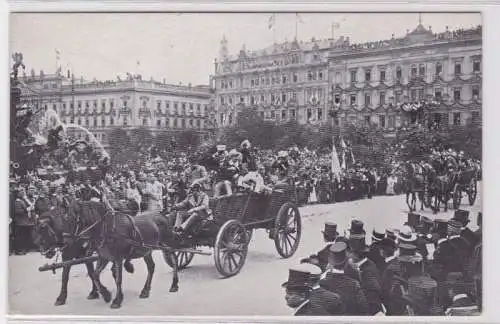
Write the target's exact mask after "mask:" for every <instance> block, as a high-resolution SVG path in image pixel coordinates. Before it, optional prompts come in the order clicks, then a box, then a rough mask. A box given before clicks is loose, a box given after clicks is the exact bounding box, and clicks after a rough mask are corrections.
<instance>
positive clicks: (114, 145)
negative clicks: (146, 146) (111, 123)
mask: <svg viewBox="0 0 500 324" xmlns="http://www.w3.org/2000/svg"><path fill="white" fill-rule="evenodd" d="M108 143H109V146H110V148H111V150H112V151H122V150H123V149H128V148H130V144H131V141H130V136H129V135H128V134H127V132H126V131H125V130H123V129H121V128H113V129H112V130H111V132H109V135H108Z"/></svg>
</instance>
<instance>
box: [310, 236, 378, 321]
mask: <svg viewBox="0 0 500 324" xmlns="http://www.w3.org/2000/svg"><path fill="white" fill-rule="evenodd" d="M346 263H347V244H346V243H344V242H336V243H334V244H332V245H331V246H330V255H329V269H328V270H327V271H326V272H325V273H323V275H322V279H321V280H320V282H319V285H320V286H321V287H323V288H325V289H327V290H329V291H331V292H334V293H336V294H339V295H340V297H341V298H342V300H343V301H344V303H345V306H346V312H345V315H352V316H361V315H368V314H369V309H368V302H367V300H366V296H365V294H364V292H363V290H362V289H361V286H360V284H359V282H358V281H357V280H355V279H353V278H351V277H350V276H349V275H347V274H345V273H344V269H345V267H346Z"/></svg>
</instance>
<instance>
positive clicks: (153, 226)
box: [68, 201, 179, 308]
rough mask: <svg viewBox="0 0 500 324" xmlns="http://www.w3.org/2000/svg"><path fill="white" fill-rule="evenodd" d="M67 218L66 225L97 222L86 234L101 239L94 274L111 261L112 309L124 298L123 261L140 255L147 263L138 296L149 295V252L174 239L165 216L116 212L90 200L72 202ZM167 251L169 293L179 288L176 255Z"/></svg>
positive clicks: (170, 242) (90, 224) (89, 224)
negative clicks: (169, 266)
mask: <svg viewBox="0 0 500 324" xmlns="http://www.w3.org/2000/svg"><path fill="white" fill-rule="evenodd" d="M68 219H69V222H68V224H71V223H73V224H74V223H80V224H83V226H84V227H88V226H92V224H95V223H98V224H99V225H98V226H96V229H97V230H96V231H89V235H90V239H91V240H94V241H98V242H100V245H99V246H98V248H97V253H98V254H99V257H100V260H99V262H98V266H97V270H96V275H97V277H99V275H100V273H101V271H102V270H103V269H104V268H105V267H106V265H107V264H108V262H112V263H113V266H112V268H111V270H112V273H113V278H114V279H115V283H116V288H117V293H116V296H115V299H114V300H113V302H112V304H111V308H119V307H121V304H122V301H123V291H122V271H123V269H122V268H123V261H125V260H129V259H136V258H141V257H142V258H143V259H144V261H145V262H146V266H147V269H148V276H147V279H146V282H145V284H144V287H143V289H142V291H141V294H140V295H139V297H140V298H148V297H149V293H150V290H151V282H152V279H153V273H154V269H155V263H154V261H153V257H152V251H153V249H155V248H156V249H157V248H158V247H159V246H160V244H162V243H163V244H164V246H165V247H166V248H167V246H172V243H173V242H174V241H175V237H174V235H173V233H172V228H171V225H170V224H169V222H168V220H167V219H165V218H164V217H162V216H160V213H159V212H151V213H142V214H141V215H139V216H136V217H132V216H130V215H127V214H125V213H122V212H115V211H113V210H112V209H110V208H108V207H107V206H106V204H104V203H100V202H93V201H90V202H79V201H77V202H75V203H73V204H72V205H71V206H70V207H69V208H68ZM166 251H167V253H166V254H167V257H168V258H170V262H171V264H172V265H173V280H172V284H171V287H170V292H176V291H177V290H178V289H179V287H178V282H179V278H178V274H177V262H176V259H175V255H174V254H173V253H171V252H169V251H168V250H166Z"/></svg>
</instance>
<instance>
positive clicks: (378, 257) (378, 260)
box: [367, 228, 385, 273]
mask: <svg viewBox="0 0 500 324" xmlns="http://www.w3.org/2000/svg"><path fill="white" fill-rule="evenodd" d="M384 238H385V231H382V230H381V229H377V228H374V229H373V232H372V243H371V244H370V250H369V251H368V255H367V256H368V259H370V260H371V261H373V263H375V265H376V266H377V269H378V271H379V273H382V271H383V269H384V266H385V262H384V257H383V256H382V252H381V251H380V250H381V244H380V242H381V241H382V240H383V239H384Z"/></svg>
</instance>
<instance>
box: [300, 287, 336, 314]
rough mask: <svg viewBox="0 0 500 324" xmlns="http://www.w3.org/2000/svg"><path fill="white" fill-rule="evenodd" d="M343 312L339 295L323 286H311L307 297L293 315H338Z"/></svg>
mask: <svg viewBox="0 0 500 324" xmlns="http://www.w3.org/2000/svg"><path fill="white" fill-rule="evenodd" d="M344 314H345V306H344V304H343V303H342V300H341V297H340V296H339V295H338V294H335V293H333V292H331V291H328V290H326V289H324V288H321V287H317V288H313V290H312V291H311V295H310V296H309V299H308V300H307V301H306V302H305V303H304V304H302V305H301V306H299V307H298V308H297V309H296V310H295V314H294V315H295V316H338V315H344Z"/></svg>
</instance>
